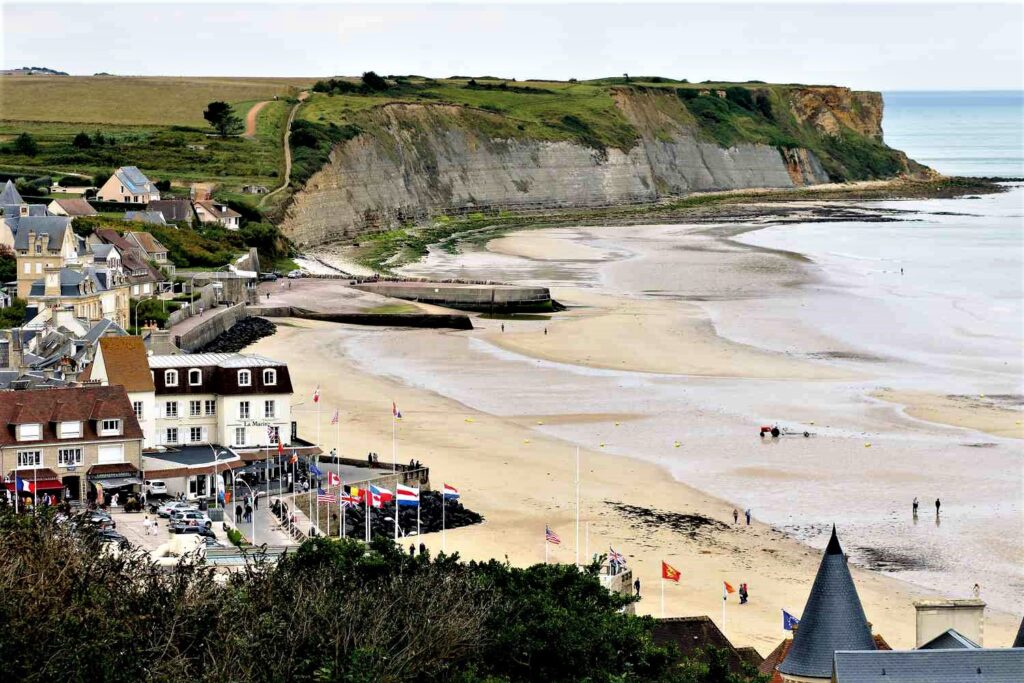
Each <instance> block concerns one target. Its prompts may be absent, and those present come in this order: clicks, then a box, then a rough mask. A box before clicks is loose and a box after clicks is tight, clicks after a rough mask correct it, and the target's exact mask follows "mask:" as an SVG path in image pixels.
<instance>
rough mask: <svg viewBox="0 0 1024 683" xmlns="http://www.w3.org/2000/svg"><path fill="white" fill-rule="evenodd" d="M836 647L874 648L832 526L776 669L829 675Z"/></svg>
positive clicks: (843, 648) (822, 676)
mask: <svg viewBox="0 0 1024 683" xmlns="http://www.w3.org/2000/svg"><path fill="white" fill-rule="evenodd" d="M837 650H875V639H874V638H872V637H871V627H870V626H868V620H867V617H865V616H864V608H863V607H862V606H861V604H860V597H859V596H858V595H857V588H856V586H854V585H853V577H852V576H850V568H849V567H848V566H847V564H846V556H845V555H843V549H842V547H841V546H840V545H839V538H838V537H837V536H836V529H835V527H834V526H833V527H832V538H831V539H829V542H828V547H827V548H825V555H824V557H822V558H821V564H820V565H819V566H818V575H817V576H815V577H814V585H813V586H811V594H810V596H809V597H808V598H807V605H806V606H804V611H803V614H802V615H801V616H800V625H799V627H798V628H797V629H796V633H795V634H794V635H793V645H792V647H790V648H789V652H788V653H786V658H785V659H784V660H782V663H781V664H779V671H781V672H782V673H784V674H793V675H795V676H808V677H811V678H829V677H830V676H831V675H832V659H833V655H834V653H835V652H836V651H837Z"/></svg>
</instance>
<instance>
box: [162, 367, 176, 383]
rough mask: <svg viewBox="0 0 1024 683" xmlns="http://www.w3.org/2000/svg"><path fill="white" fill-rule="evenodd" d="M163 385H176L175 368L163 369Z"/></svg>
mask: <svg viewBox="0 0 1024 683" xmlns="http://www.w3.org/2000/svg"><path fill="white" fill-rule="evenodd" d="M164 385H165V386H168V387H176V386H178V371H177V370H164Z"/></svg>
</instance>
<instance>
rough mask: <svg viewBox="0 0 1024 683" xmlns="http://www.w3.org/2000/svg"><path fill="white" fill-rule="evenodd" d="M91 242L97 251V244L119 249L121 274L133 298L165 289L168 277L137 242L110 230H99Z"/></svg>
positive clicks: (93, 235) (91, 245) (91, 238)
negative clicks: (151, 261) (152, 262)
mask: <svg viewBox="0 0 1024 683" xmlns="http://www.w3.org/2000/svg"><path fill="white" fill-rule="evenodd" d="M127 234H128V233H126V235H127ZM147 234H148V233H147ZM89 240H90V242H89V244H90V248H92V249H95V248H96V245H97V244H109V245H112V246H114V247H116V248H117V250H118V251H119V252H120V255H121V272H122V274H123V275H124V277H125V279H126V280H127V282H128V284H129V286H130V287H131V295H132V296H133V297H136V298H138V297H146V296H151V295H153V294H156V293H157V292H158V291H160V290H161V289H163V288H164V285H165V283H166V281H167V278H166V276H165V275H164V274H163V273H162V272H161V270H160V268H159V267H157V266H154V265H153V264H151V263H150V262H149V261H150V259H149V257H148V255H147V253H146V252H145V251H144V250H143V249H141V248H140V247H139V245H138V243H137V242H136V241H134V240H129V239H128V238H127V237H125V236H124V235H120V234H118V233H117V231H116V230H111V229H110V228H101V229H99V230H97V231H96V232H94V233H93V234H92V235H91V236H90V238H89Z"/></svg>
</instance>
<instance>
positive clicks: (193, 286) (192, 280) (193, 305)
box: [188, 263, 231, 315]
mask: <svg viewBox="0 0 1024 683" xmlns="http://www.w3.org/2000/svg"><path fill="white" fill-rule="evenodd" d="M230 267H231V264H230V263H225V264H224V265H223V266H220V267H219V268H216V269H215V270H214V271H213V272H214V273H219V272H220V271H221V270H223V269H224V268H230ZM197 275H203V273H193V274H192V277H190V278H189V289H191V290H192V299H191V301H189V304H188V305H189V307H190V308H191V310H192V314H193V315H195V312H196V276H197ZM216 279H217V280H220V278H216ZM217 284H218V285H220V286H221V287H223V285H221V284H220V282H217Z"/></svg>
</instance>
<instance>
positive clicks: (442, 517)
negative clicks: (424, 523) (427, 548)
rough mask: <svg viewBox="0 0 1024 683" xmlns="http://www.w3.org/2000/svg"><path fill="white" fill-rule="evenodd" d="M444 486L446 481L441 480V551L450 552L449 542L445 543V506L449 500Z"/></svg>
mask: <svg viewBox="0 0 1024 683" xmlns="http://www.w3.org/2000/svg"><path fill="white" fill-rule="evenodd" d="M444 487H445V484H444V482H441V552H442V553H447V552H448V545H447V543H445V537H444V521H445V520H444V508H445V503H446V502H447V501H446V500H445V499H444Z"/></svg>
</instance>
